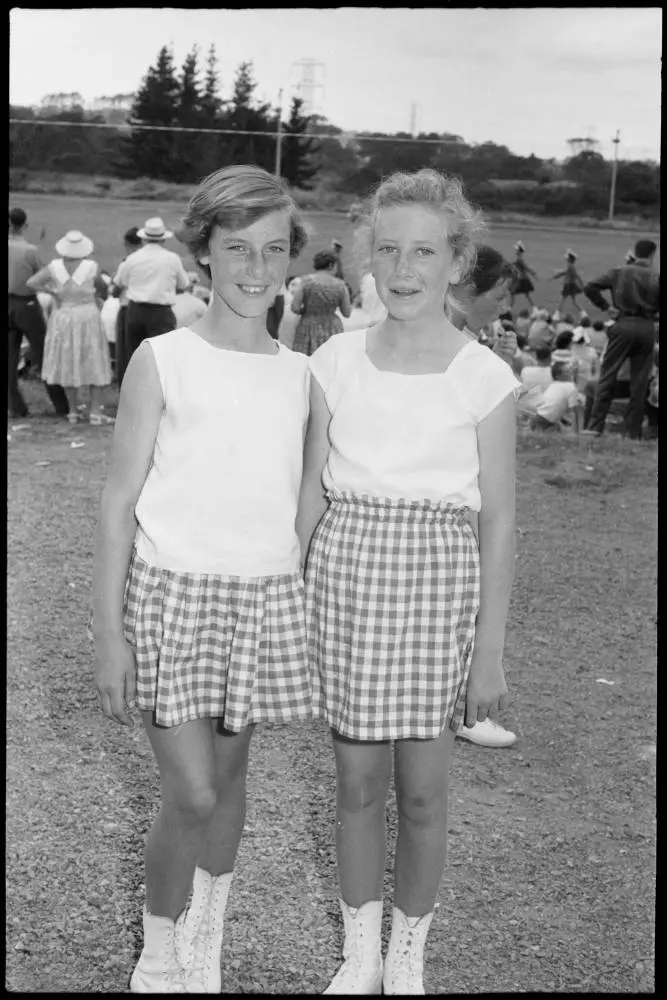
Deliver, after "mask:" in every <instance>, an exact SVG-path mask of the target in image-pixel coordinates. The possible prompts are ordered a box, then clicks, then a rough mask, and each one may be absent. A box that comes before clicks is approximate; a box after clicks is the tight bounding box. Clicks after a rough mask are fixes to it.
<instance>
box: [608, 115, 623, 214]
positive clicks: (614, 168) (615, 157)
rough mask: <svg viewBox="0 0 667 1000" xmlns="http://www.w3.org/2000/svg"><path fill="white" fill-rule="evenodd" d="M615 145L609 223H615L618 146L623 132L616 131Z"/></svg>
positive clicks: (613, 140)
mask: <svg viewBox="0 0 667 1000" xmlns="http://www.w3.org/2000/svg"><path fill="white" fill-rule="evenodd" d="M611 141H612V142H613V144H614V159H613V161H612V164H611V191H610V192H609V221H610V222H613V221H614V203H615V200H616V171H617V169H618V144H619V142H620V141H621V130H620V129H616V136H615V138H614V139H612V140H611Z"/></svg>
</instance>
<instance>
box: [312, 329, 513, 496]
mask: <svg viewBox="0 0 667 1000" xmlns="http://www.w3.org/2000/svg"><path fill="white" fill-rule="evenodd" d="M366 334H367V330H353V331H350V332H349V333H339V334H337V335H336V336H334V337H331V338H330V339H329V340H328V341H327V342H326V343H325V344H323V345H322V346H321V347H320V348H318V349H317V350H316V351H315V353H314V354H313V355H312V357H311V358H310V359H309V362H310V369H311V372H312V374H313V375H314V376H315V378H316V379H317V381H318V383H319V384H320V386H321V387H322V389H323V391H324V395H325V398H326V401H327V405H328V407H329V410H330V411H331V423H330V426H329V439H330V444H331V448H330V451H329V457H328V459H327V463H326V465H325V468H324V473H323V477H322V481H323V484H324V486H325V488H326V489H335V490H339V491H351V492H353V493H357V494H359V493H365V494H368V495H370V496H383V497H394V498H405V499H408V500H425V499H430V500H436V501H439V500H445V501H448V502H450V503H453V504H457V505H460V506H463V507H467V508H469V509H470V510H473V511H479V510H480V509H481V495H480V492H479V487H478V473H479V454H478V448H477V424H478V423H479V422H480V421H481V420H483V419H484V417H486V416H487V415H488V414H489V413H491V411H492V410H493V409H495V407H496V406H497V405H498V404H499V403H500V402H501V401H502V400H503V399H504V398H505V397H506V396H508V395H510V394H511V393H514V396H515V399H516V398H517V397H518V393H519V391H520V388H521V385H520V383H519V382H518V380H517V379H516V378H515V377H514V375H513V373H512V370H511V369H510V367H509V365H507V364H506V363H505V362H504V361H503V360H501V358H499V357H497V356H496V355H495V354H493V352H492V351H490V350H489V348H488V347H484V346H482V345H481V344H478V343H477V341H475V340H471V341H469V342H468V343H467V344H465V345H464V347H462V348H461V349H460V350H459V352H458V354H456V355H455V356H454V358H453V359H452V361H451V363H450V365H449V367H448V368H447V369H446V371H444V372H441V373H436V374H428V375H404V374H402V373H398V372H386V371H380V370H379V369H378V368H376V367H375V365H374V364H373V363H372V362H371V360H370V359H369V358H368V356H367V354H366Z"/></svg>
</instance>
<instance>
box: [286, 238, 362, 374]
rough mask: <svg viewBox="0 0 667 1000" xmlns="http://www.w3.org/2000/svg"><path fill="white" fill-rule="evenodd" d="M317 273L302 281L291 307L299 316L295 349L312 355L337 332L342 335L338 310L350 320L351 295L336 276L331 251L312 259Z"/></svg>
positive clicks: (336, 262)
mask: <svg viewBox="0 0 667 1000" xmlns="http://www.w3.org/2000/svg"><path fill="white" fill-rule="evenodd" d="M313 267H314V268H315V273H314V274H308V275H306V276H305V277H303V278H301V280H300V281H299V284H298V287H297V290H296V293H295V295H294V298H293V299H292V304H291V306H290V308H291V310H292V312H294V313H296V314H297V315H298V316H300V319H299V322H298V324H297V328H296V333H295V334H294V344H293V346H292V349H293V350H294V351H299V352H300V353H301V354H308V355H310V354H313V353H314V352H315V351H316V350H317V348H318V347H321V345H322V344H324V343H326V341H327V340H328V339H329V337H331V336H333V334H335V333H342V331H343V323H342V321H341V318H340V316H338V314H337V310H340V312H341V313H342V314H343V316H345V317H346V318H347V317H349V315H350V313H351V312H352V306H351V303H350V295H349V292H348V290H347V286H346V284H345V282H344V281H341V279H340V278H337V277H336V276H335V272H336V268H337V267H338V258H337V257H336V254H335V253H334V252H333V251H332V250H320V252H319V253H316V254H315V257H314V260H313Z"/></svg>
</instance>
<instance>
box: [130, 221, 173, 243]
mask: <svg viewBox="0 0 667 1000" xmlns="http://www.w3.org/2000/svg"><path fill="white" fill-rule="evenodd" d="M173 235H174V234H173V233H170V232H169V230H168V229H166V228H165V225H164V222H163V221H162V219H161V218H160V217H159V216H156V217H155V218H154V219H146V221H145V223H144V226H143V229H140V230H139V231H138V233H137V236H138V237H139V238H140V239H142V240H155V241H156V242H157V241H160V240H168V239H169V238H170V236H173Z"/></svg>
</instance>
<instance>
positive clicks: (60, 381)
mask: <svg viewBox="0 0 667 1000" xmlns="http://www.w3.org/2000/svg"><path fill="white" fill-rule="evenodd" d="M93 249H94V247H93V243H92V240H89V239H88V237H87V236H84V234H83V233H82V232H81V231H80V230H78V229H71V230H70V231H69V232H68V233H66V234H65V236H63V238H62V239H60V240H58V242H57V243H56V252H57V253H58V254H59V256H58V257H57V258H56V259H54V260H52V261H51V262H50V263H49V264H47V265H46V267H44V268H42V270H41V271H38V272H37V274H35V275H33V277H32V278H29V279H28V280H27V282H26V284H27V286H28V287H29V288H31V289H33V291H35V292H37V291H47V292H50V293H51V294H52V295H53V297H54V300H55V306H54V309H53V312H52V313H51V316H50V317H49V322H48V326H47V330H46V338H45V341H44V362H43V365H42V377H43V378H44V381H45V382H47V383H48V384H50V385H62V386H63V387H64V389H65V392H66V394H67V401H68V403H69V413H68V414H67V419H68V420H69V422H70V423H72V424H75V423H78V422H79V421H80V420H82V419H83V413H82V409H83V406H81V407H80V406H79V390H80V389H82V388H83V387H84V386H86V387H88V388H89V390H90V415H89V420H90V423H91V424H94V425H100V424H112V423H113V422H114V418H113V417H110V416H108V415H107V414H105V412H104V389H106V387H107V386H108V385H110V384H111V359H110V357H109V344H108V342H107V338H106V334H105V332H104V326H103V325H102V318H101V316H100V309H101V306H102V303H103V302H104V300H105V298H106V296H107V294H108V286H107V283H106V282H105V281H104V279H103V278H102V277H101V275H100V270H99V266H98V264H97V263H96V262H95V261H94V260H90V259H89V258H90V255H91V254H92V252H93Z"/></svg>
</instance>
